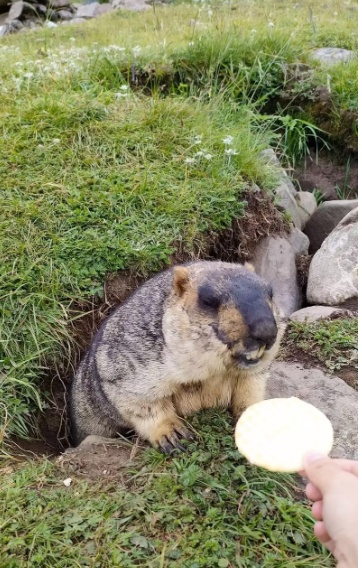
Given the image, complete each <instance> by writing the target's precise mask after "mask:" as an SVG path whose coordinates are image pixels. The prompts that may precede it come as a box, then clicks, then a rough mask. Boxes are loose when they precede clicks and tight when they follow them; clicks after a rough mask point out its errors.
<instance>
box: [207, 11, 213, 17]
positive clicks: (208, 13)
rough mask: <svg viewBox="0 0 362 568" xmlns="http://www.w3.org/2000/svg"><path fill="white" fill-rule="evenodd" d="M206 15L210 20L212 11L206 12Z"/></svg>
mask: <svg viewBox="0 0 362 568" xmlns="http://www.w3.org/2000/svg"><path fill="white" fill-rule="evenodd" d="M207 15H208V16H209V18H211V16H212V10H208V12H207Z"/></svg>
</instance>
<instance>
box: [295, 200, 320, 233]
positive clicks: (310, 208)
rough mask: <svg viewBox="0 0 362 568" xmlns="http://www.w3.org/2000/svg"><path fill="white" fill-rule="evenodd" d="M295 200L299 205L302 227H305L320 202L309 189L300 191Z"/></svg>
mask: <svg viewBox="0 0 362 568" xmlns="http://www.w3.org/2000/svg"><path fill="white" fill-rule="evenodd" d="M295 200H296V202H297V205H298V214H299V218H300V222H301V229H304V227H305V226H306V224H307V222H308V221H309V219H310V218H311V216H312V215H313V213H314V212H315V211H316V210H317V207H318V204H317V200H316V198H315V197H314V195H313V193H310V192H309V191H298V193H297V195H296V196H295Z"/></svg>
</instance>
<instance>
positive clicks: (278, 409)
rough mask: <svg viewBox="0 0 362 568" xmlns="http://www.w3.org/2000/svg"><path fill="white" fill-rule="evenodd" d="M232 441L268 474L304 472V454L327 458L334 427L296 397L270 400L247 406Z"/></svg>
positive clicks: (245, 455) (310, 405)
mask: <svg viewBox="0 0 362 568" xmlns="http://www.w3.org/2000/svg"><path fill="white" fill-rule="evenodd" d="M235 441H236V445H237V447H238V450H239V452H240V453H241V454H242V455H243V456H244V457H245V458H246V459H247V460H248V461H249V462H250V463H252V464H254V465H258V466H260V467H264V468H265V469H268V470H270V471H280V472H288V473H294V472H297V471H301V470H302V469H303V456H304V455H305V454H306V453H307V452H315V453H318V454H325V455H328V454H329V452H330V451H331V449H332V446H333V427H332V424H331V422H330V420H328V418H327V417H326V416H325V415H324V414H323V412H321V411H320V410H318V408H316V407H315V406H313V405H312V404H309V403H308V402H304V401H303V400H300V399H299V398H296V397H291V398H271V399H269V400H263V401H261V402H258V403H256V404H253V405H252V406H249V408H247V409H246V410H245V412H244V413H243V414H242V415H241V417H240V418H239V420H238V423H237V425H236V429H235Z"/></svg>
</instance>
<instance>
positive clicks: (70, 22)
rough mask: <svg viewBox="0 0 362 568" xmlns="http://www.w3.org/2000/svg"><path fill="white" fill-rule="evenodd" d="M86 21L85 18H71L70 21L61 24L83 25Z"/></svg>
mask: <svg viewBox="0 0 362 568" xmlns="http://www.w3.org/2000/svg"><path fill="white" fill-rule="evenodd" d="M86 21H87V20H86V19H85V18H77V17H75V18H73V19H72V20H69V21H66V22H62V23H63V24H83V23H84V22H86Z"/></svg>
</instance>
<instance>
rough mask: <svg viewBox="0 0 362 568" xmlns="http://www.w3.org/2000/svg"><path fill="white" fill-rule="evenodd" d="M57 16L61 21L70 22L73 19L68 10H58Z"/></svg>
mask: <svg viewBox="0 0 362 568" xmlns="http://www.w3.org/2000/svg"><path fill="white" fill-rule="evenodd" d="M58 16H59V18H60V19H61V20H71V19H72V18H73V13H72V12H70V11H69V10H58Z"/></svg>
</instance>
